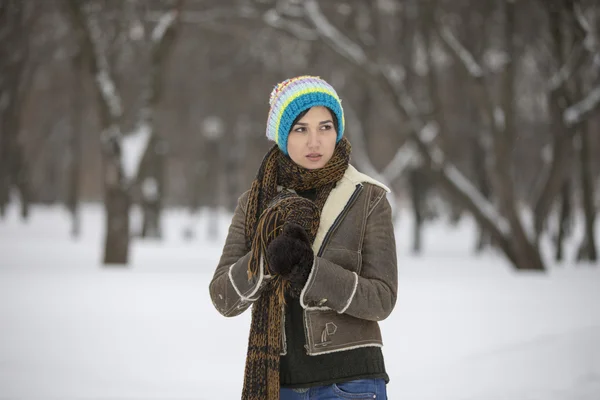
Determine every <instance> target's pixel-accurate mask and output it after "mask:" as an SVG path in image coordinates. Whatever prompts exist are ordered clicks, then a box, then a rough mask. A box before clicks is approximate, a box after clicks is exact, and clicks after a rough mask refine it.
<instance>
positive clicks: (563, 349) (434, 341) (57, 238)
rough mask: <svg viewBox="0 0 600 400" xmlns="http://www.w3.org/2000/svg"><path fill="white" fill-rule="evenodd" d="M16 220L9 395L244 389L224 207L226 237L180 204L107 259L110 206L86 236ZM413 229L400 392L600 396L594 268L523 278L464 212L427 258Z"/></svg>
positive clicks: (4, 355)
mask: <svg viewBox="0 0 600 400" xmlns="http://www.w3.org/2000/svg"><path fill="white" fill-rule="evenodd" d="M15 214H16V210H15V209H14V208H12V209H10V213H9V216H8V217H7V219H6V220H4V221H0V399H2V400H5V399H21V400H30V399H31V400H33V399H35V400H41V399H53V400H54V399H56V400H58V399H60V400H72V399H94V400H100V399H115V400H116V399H123V400H124V399H136V400H142V399H172V400H176V399H237V398H239V397H240V396H239V393H240V390H241V385H242V376H243V368H244V357H245V352H246V344H247V335H248V327H249V323H250V314H249V313H245V314H244V315H242V316H239V317H237V318H231V319H227V318H223V317H222V316H220V315H219V314H218V313H217V312H216V311H215V310H214V308H213V305H212V303H211V301H210V298H209V296H208V283H209V280H210V278H211V276H212V273H213V270H214V267H215V266H216V263H217V260H218V257H219V255H220V250H221V246H222V244H223V241H224V238H225V236H224V235H225V233H226V232H225V231H226V229H227V224H228V222H229V216H228V215H226V214H223V215H217V216H216V217H217V222H218V226H219V227H220V231H221V232H220V235H219V237H218V239H215V240H209V239H207V237H206V234H205V232H206V230H207V229H206V223H207V220H206V217H207V216H206V215H203V214H201V215H199V216H197V217H196V219H195V227H196V228H197V229H198V230H197V232H196V236H195V237H194V238H193V239H192V240H187V241H186V240H185V239H184V238H183V234H182V232H183V230H184V227H185V226H186V224H188V223H189V217H188V216H187V214H186V213H185V212H179V211H170V212H169V213H168V214H167V216H166V217H165V221H164V222H165V228H166V238H165V240H164V241H162V242H156V241H148V242H144V243H142V242H140V241H136V242H135V243H134V244H133V247H132V254H131V265H130V266H129V267H127V268H103V267H101V265H100V262H99V261H100V260H101V244H102V230H103V222H102V210H101V208H100V207H99V206H94V205H88V206H86V207H85V208H84V212H83V235H82V237H81V238H80V239H78V240H76V241H74V240H72V239H70V237H69V229H70V227H69V224H70V222H69V219H68V216H67V214H66V212H64V211H63V210H62V209H61V208H57V207H55V208H43V207H36V208H34V209H33V213H32V216H31V220H30V221H29V222H28V223H27V224H22V223H21V222H20V221H18V219H17V217H16V215H15ZM134 219H135V218H134ZM410 229H411V224H410V220H409V218H408V217H407V218H403V219H402V220H401V222H400V223H399V224H398V226H397V240H398V250H399V251H398V253H399V260H398V265H399V284H400V286H399V298H398V302H397V305H396V309H395V311H394V312H393V314H392V316H391V317H390V318H389V319H387V320H385V321H383V323H382V330H383V334H384V342H385V347H384V355H385V357H386V363H387V368H388V372H389V375H390V376H391V382H390V385H389V386H388V391H389V397H390V398H391V399H403V400H425V399H436V400H475V399H477V400H481V399H484V400H496V399H497V400H542V399H543V400H558V399H561V400H563V399H564V400H598V399H600V268H599V267H598V266H590V265H572V264H565V265H563V266H552V268H551V270H550V271H549V273H547V274H534V273H529V274H519V275H517V274H515V273H514V272H513V271H512V270H511V268H510V266H509V265H508V264H507V263H506V262H505V261H504V260H503V259H502V258H501V257H499V256H497V255H493V254H483V255H480V256H473V255H472V251H471V249H472V245H473V243H474V235H475V230H474V229H473V225H472V223H471V222H470V221H468V220H466V219H465V220H464V221H463V222H462V223H461V224H460V225H459V226H458V227H449V226H446V225H444V224H443V223H436V224H435V225H431V226H429V227H428V228H427V230H426V233H425V254H424V255H423V256H422V257H415V256H412V255H411V254H410V252H409V248H410ZM572 251H573V246H571V248H570V250H569V253H568V256H569V257H571V256H572V254H573V253H572Z"/></svg>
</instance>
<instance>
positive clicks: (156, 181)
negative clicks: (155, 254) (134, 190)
mask: <svg viewBox="0 0 600 400" xmlns="http://www.w3.org/2000/svg"><path fill="white" fill-rule="evenodd" d="M166 152H167V143H166V141H165V140H164V139H162V138H161V137H160V136H159V135H154V136H153V137H152V139H151V140H150V143H149V144H148V147H147V149H146V155H145V156H144V157H143V159H142V166H141V167H140V176H141V188H140V189H141V205H142V212H143V222H142V233H141V236H142V238H153V239H160V238H162V225H161V223H160V221H161V212H162V204H163V199H164V187H165V185H164V174H165V157H166Z"/></svg>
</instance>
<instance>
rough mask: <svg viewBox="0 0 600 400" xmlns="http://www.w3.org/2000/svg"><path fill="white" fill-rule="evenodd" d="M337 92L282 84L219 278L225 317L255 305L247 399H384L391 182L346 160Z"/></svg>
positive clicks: (390, 296)
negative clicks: (268, 142)
mask: <svg viewBox="0 0 600 400" xmlns="http://www.w3.org/2000/svg"><path fill="white" fill-rule="evenodd" d="M343 133H344V112H343V109H342V105H341V101H340V99H339V97H338V95H337V93H336V92H335V90H334V89H333V88H332V87H331V86H330V85H329V84H328V83H327V82H325V81H324V80H322V79H320V78H318V77H314V76H300V77H296V78H292V79H288V80H285V81H283V82H281V83H280V84H278V85H277V86H276V87H275V89H274V90H273V92H272V93H271V98H270V110H269V117H268V121H267V137H268V138H269V139H270V140H273V141H274V142H275V144H274V145H273V147H272V148H271V149H270V150H269V152H268V153H267V154H266V155H265V157H264V159H263V162H262V164H261V166H260V168H259V170H258V173H257V175H256V178H255V180H254V181H253V183H252V186H251V188H250V190H249V191H247V192H245V193H244V194H242V196H241V197H240V198H239V201H238V206H237V208H236V210H235V213H234V216H233V220H232V222H231V226H230V228H229V233H228V236H227V240H226V242H225V246H224V248H223V254H222V256H221V259H220V261H219V265H218V266H217V269H216V271H215V273H214V277H213V279H212V281H211V283H210V295H211V298H212V301H213V303H214V305H215V307H216V309H217V310H218V311H219V312H220V313H221V314H223V315H224V316H227V317H232V316H236V315H239V314H241V313H242V312H243V311H245V310H246V309H247V308H249V307H250V305H252V306H253V307H252V324H251V327H250V336H249V340H248V353H247V356H246V369H245V376H244V389H243V393H242V399H246V400H247V399H253V400H254V399H256V400H265V399H268V400H273V399H280V398H281V399H306V400H308V399H310V400H312V399H337V398H340V399H375V398H376V399H386V398H387V396H386V384H387V383H388V381H389V377H388V375H387V373H386V369H385V364H384V359H383V354H382V351H381V347H382V345H383V343H382V338H381V332H380V329H379V325H378V321H381V320H383V319H385V318H386V317H388V316H389V315H390V313H391V311H392V309H393V308H394V305H395V303H396V291H397V258H396V243H395V239H394V229H393V226H392V218H391V210H390V205H389V203H388V201H387V198H386V193H388V192H389V189H388V188H386V187H385V186H384V185H382V184H381V183H379V182H377V181H376V180H374V179H372V178H370V177H369V176H367V175H364V174H362V173H360V172H358V171H357V170H356V169H355V168H354V167H353V166H352V165H350V164H349V159H350V152H351V147H350V143H349V142H348V140H347V139H346V138H345V137H344V136H343Z"/></svg>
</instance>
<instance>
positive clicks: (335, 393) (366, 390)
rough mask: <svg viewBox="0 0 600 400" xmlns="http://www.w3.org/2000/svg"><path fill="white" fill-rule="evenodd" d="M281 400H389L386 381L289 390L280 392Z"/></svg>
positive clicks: (369, 380)
mask: <svg viewBox="0 0 600 400" xmlns="http://www.w3.org/2000/svg"><path fill="white" fill-rule="evenodd" d="M279 399H280V400H336V399H354V400H357V399H358V400H363V399H364V400H367V399H370V400H372V399H377V400H387V392H386V388H385V381H384V380H383V379H358V380H355V381H350V382H344V383H338V384H333V385H327V386H316V387H312V388H310V389H287V388H281V390H280V391H279Z"/></svg>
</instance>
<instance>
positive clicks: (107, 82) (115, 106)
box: [96, 69, 123, 117]
mask: <svg viewBox="0 0 600 400" xmlns="http://www.w3.org/2000/svg"><path fill="white" fill-rule="evenodd" d="M96 81H97V83H98V85H99V86H100V91H101V92H102V97H103V98H104V101H105V102H106V104H107V105H108V108H109V111H110V115H111V116H113V117H118V116H121V115H122V114H123V107H122V106H121V98H120V97H119V95H118V93H117V91H116V88H115V84H114V82H113V80H112V78H111V77H110V75H109V73H108V70H106V69H100V70H99V71H98V73H97V74H96Z"/></svg>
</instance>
